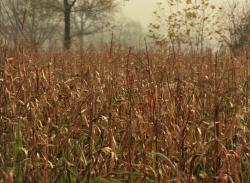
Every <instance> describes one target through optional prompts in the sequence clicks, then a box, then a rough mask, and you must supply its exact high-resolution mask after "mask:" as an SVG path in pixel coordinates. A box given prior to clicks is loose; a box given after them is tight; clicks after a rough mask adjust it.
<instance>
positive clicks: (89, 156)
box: [0, 46, 250, 183]
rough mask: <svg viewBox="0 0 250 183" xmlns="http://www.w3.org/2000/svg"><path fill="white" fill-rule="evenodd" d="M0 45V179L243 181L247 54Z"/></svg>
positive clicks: (247, 176) (249, 115)
mask: <svg viewBox="0 0 250 183" xmlns="http://www.w3.org/2000/svg"><path fill="white" fill-rule="evenodd" d="M0 49H1V50H0V59H1V61H0V62H1V65H2V66H3V67H2V70H3V72H1V74H0V87H1V88H0V89H1V92H0V115H1V116H0V117H1V118H0V144H1V146H0V182H8V183H10V182H32V183H33V182H44V183H48V182H104V183H116V182H117V183H118V182H134V183H137V182H155V183H157V182H158V183H159V182H163V183H165V182H176V183H177V182H187V183H188V182H204V183H206V182H207V183H210V182H225V183H228V182H235V183H238V182H245V183H248V182H249V181H250V172H249V169H250V167H249V166H250V154H249V153H250V145H249V140H250V131H249V129H250V126H249V125H250V112H249V91H250V78H249V77H250V67H249V62H250V61H249V57H248V55H247V54H246V53H245V52H242V54H241V56H240V57H237V58H234V57H231V56H230V55H229V54H227V53H226V52H223V51H221V52H219V53H218V54H216V55H213V54H212V53H210V52H207V53H205V54H204V55H197V54H189V55H187V56H173V55H171V54H168V52H165V53H164V52H161V51H159V50H147V51H143V50H140V51H136V50H133V49H129V48H128V49H127V48H123V49H121V48H116V47H113V48H112V49H113V50H109V48H108V46H106V47H105V46H104V47H103V48H102V49H101V50H102V51H98V50H96V49H94V48H92V49H91V48H89V49H87V50H84V51H79V52H77V51H75V52H60V51H53V50H51V51H42V50H39V49H38V50H34V49H29V48H24V47H16V48H15V49H9V48H6V47H1V48H0Z"/></svg>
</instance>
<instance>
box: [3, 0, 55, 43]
mask: <svg viewBox="0 0 250 183" xmlns="http://www.w3.org/2000/svg"><path fill="white" fill-rule="evenodd" d="M46 1H47V0H43V1H39V0H3V1H1V2H0V17H1V18H0V34H1V36H2V37H3V38H4V39H5V40H6V41H9V42H14V43H15V42H16V41H17V40H18V38H19V37H20V36H25V37H26V38H27V39H29V41H31V42H32V43H33V44H43V43H44V42H45V41H46V40H47V39H49V38H50V37H52V36H53V33H54V32H55V30H56V28H57V27H58V23H59V19H58V16H56V14H55V12H53V11H52V10H49V9H44V8H42V7H41V6H40V3H41V2H43V3H45V2H46ZM51 17H53V18H51Z"/></svg>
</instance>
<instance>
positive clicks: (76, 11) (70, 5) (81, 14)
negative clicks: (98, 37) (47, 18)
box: [45, 0, 118, 49]
mask: <svg viewBox="0 0 250 183" xmlns="http://www.w3.org/2000/svg"><path fill="white" fill-rule="evenodd" d="M117 2H118V0H50V3H49V4H48V3H47V4H45V6H47V8H51V9H53V10H54V11H57V12H61V13H63V15H64V21H63V22H64V48H65V49H69V48H70V46H71V42H72V38H73V37H77V36H78V37H80V36H84V35H89V34H93V33H96V32H99V31H103V30H104V28H106V27H107V26H108V24H105V23H103V21H102V20H104V17H106V18H107V17H108V15H110V13H111V12H112V11H113V10H114V9H115V8H116V7H117V5H118V3H117ZM109 18H110V17H109ZM73 20H74V24H72V21H73ZM73 28H74V32H72V30H73Z"/></svg>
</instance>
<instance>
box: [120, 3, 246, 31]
mask: <svg viewBox="0 0 250 183" xmlns="http://www.w3.org/2000/svg"><path fill="white" fill-rule="evenodd" d="M225 1H237V2H240V1H244V0H210V2H211V3H213V4H222V3H223V2H224V3H225ZM157 2H166V0H130V1H128V2H126V3H125V4H124V7H123V14H124V15H125V16H126V17H128V18H130V19H132V20H135V21H139V22H140V23H141V24H142V26H143V27H144V28H146V27H147V26H148V24H149V23H150V22H152V20H153V11H154V10H155V9H156V4H157Z"/></svg>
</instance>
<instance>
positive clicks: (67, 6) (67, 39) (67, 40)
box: [64, 0, 71, 49]
mask: <svg viewBox="0 0 250 183" xmlns="http://www.w3.org/2000/svg"><path fill="white" fill-rule="evenodd" d="M70 14H71V5H70V4H69V2H68V0H64V49H70V44H71V36H70Z"/></svg>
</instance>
